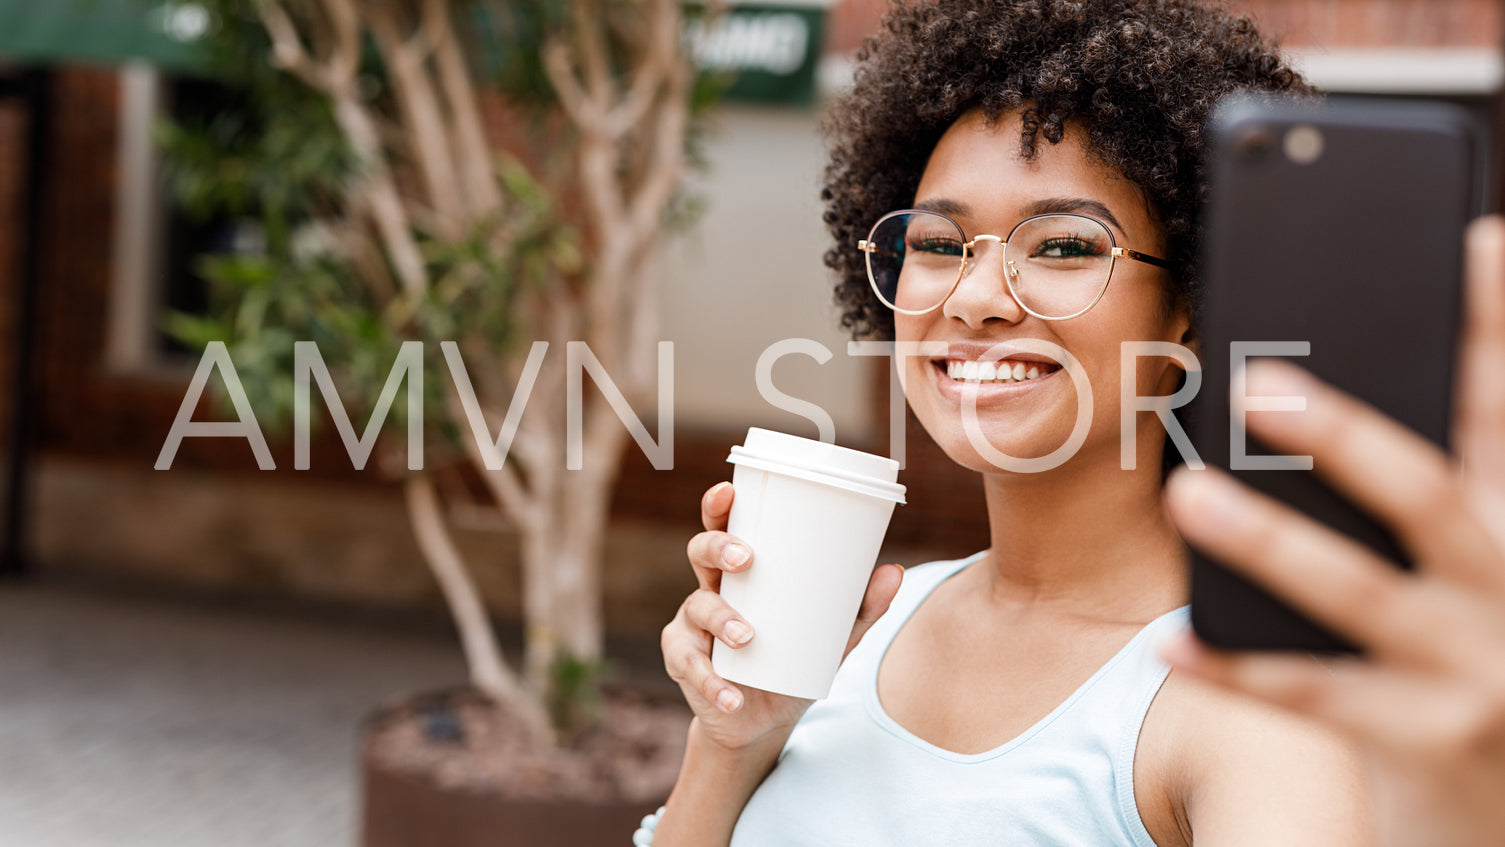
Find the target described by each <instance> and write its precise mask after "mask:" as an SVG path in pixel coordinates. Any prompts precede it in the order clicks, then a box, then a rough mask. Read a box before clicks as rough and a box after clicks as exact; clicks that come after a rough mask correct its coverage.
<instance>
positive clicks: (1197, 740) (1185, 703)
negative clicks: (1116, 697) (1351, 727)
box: [1142, 672, 1373, 847]
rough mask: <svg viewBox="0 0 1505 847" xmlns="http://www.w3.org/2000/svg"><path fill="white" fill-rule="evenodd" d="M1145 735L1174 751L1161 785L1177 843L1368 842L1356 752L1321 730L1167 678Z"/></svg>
mask: <svg viewBox="0 0 1505 847" xmlns="http://www.w3.org/2000/svg"><path fill="white" fill-rule="evenodd" d="M1162 703H1164V704H1165V705H1166V706H1170V707H1171V708H1168V709H1161V704H1162ZM1144 734H1151V735H1152V736H1153V737H1155V738H1159V739H1167V740H1168V745H1169V746H1171V747H1172V748H1173V750H1174V753H1173V754H1172V756H1171V758H1170V766H1169V767H1168V768H1165V769H1164V777H1163V778H1164V780H1165V783H1166V789H1167V791H1168V793H1169V795H1170V797H1169V799H1170V805H1171V807H1172V808H1173V809H1174V815H1175V822H1176V824H1177V825H1178V827H1177V829H1178V830H1179V832H1177V833H1175V834H1176V835H1178V836H1179V837H1180V839H1181V840H1182V842H1183V843H1189V844H1194V845H1196V847H1209V845H1210V847H1266V845H1274V844H1278V845H1281V847H1367V846H1368V845H1370V844H1372V843H1373V836H1372V826H1371V823H1370V808H1369V799H1368V793H1367V791H1366V790H1365V786H1364V782H1363V764H1362V761H1361V759H1360V756H1359V753H1358V751H1357V749H1356V747H1355V746H1354V745H1352V744H1350V743H1348V742H1347V740H1346V739H1344V738H1342V737H1341V736H1339V735H1338V734H1336V733H1334V732H1332V731H1330V730H1328V729H1327V728H1326V727H1323V726H1321V725H1319V724H1317V723H1315V722H1313V721H1310V720H1307V719H1304V718H1300V717H1297V716H1295V715H1291V714H1289V713H1287V712H1283V711H1281V710H1279V709H1276V708H1274V707H1271V706H1268V705H1266V704H1263V703H1257V702H1254V701H1252V700H1249V699H1247V698H1244V697H1240V696H1237V695H1234V694H1231V693H1229V692H1227V691H1223V690H1220V689H1217V688H1214V687H1213V686H1210V685H1207V684H1206V683H1204V682H1202V681H1200V680H1197V679H1195V678H1192V677H1189V676H1187V675H1183V674H1178V673H1174V672H1173V673H1172V674H1171V676H1170V678H1169V679H1167V680H1166V683H1165V686H1164V688H1163V689H1162V690H1161V693H1160V695H1159V696H1158V698H1157V701H1156V706H1155V707H1154V708H1152V709H1151V712H1150V715H1149V716H1148V717H1147V718H1146V721H1145V728H1144V732H1143V733H1142V735H1144ZM1146 823H1147V824H1148V823H1149V821H1148V820H1147V821H1146ZM1155 834H1156V835H1157V836H1159V835H1160V833H1155ZM1162 847H1170V845H1169V844H1167V843H1162Z"/></svg>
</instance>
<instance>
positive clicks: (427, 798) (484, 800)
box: [360, 689, 688, 847]
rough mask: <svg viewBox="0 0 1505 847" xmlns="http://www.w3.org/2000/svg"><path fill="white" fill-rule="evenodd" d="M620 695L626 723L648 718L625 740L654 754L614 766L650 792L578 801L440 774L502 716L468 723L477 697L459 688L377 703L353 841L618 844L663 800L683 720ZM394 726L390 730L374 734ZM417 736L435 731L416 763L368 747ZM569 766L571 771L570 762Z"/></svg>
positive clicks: (504, 759) (428, 846)
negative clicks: (645, 779) (646, 779)
mask: <svg viewBox="0 0 1505 847" xmlns="http://www.w3.org/2000/svg"><path fill="white" fill-rule="evenodd" d="M628 699H629V700H630V701H631V702H632V703H634V704H635V705H634V706H632V707H631V708H635V709H636V712H634V713H633V715H634V717H635V722H633V723H634V725H636V726H638V727H642V726H644V725H646V724H649V723H651V724H655V725H656V728H655V729H654V730H653V734H652V736H641V735H640V736H639V737H637V738H635V739H632V740H631V741H629V742H628V746H629V747H631V746H632V744H633V743H636V744H637V745H638V746H640V747H643V748H647V747H653V746H658V747H659V749H660V753H659V754H658V755H657V756H655V757H654V758H653V760H652V762H651V764H647V763H645V764H644V766H643V767H641V768H639V767H636V765H637V763H636V762H634V761H632V760H630V759H628V760H621V761H618V762H616V763H615V764H616V765H617V766H618V767H619V768H620V767H623V766H624V762H625V766H626V767H628V769H629V770H632V771H633V772H634V773H638V774H644V773H649V772H651V773H654V774H655V776H654V777H653V781H652V787H651V791H652V796H653V798H654V799H653V800H648V801H643V800H626V799H622V797H609V798H608V797H604V796H603V797H601V798H595V799H578V798H581V797H587V798H589V797H591V794H589V793H582V792H581V791H580V790H579V788H578V786H577V788H576V790H575V791H574V792H573V797H569V798H565V797H562V796H561V794H560V793H559V792H557V791H552V790H541V789H540V788H539V785H538V783H537V782H536V780H535V781H533V782H531V783H530V784H529V785H528V789H529V790H526V791H518V790H509V789H507V788H505V787H504V786H502V785H493V784H491V781H490V780H488V779H481V778H471V779H466V780H461V784H456V780H455V779H454V778H453V774H451V778H449V779H442V778H441V776H440V774H439V773H438V771H439V770H441V769H448V768H449V766H451V765H455V764H458V763H459V762H458V760H459V759H461V758H463V757H464V756H466V755H471V754H474V753H475V752H476V751H477V750H481V751H494V750H495V749H496V748H495V747H493V746H490V744H488V741H487V739H488V738H490V740H491V741H493V742H494V741H495V732H496V726H497V724H498V723H499V724H500V725H502V726H503V727H505V726H506V725H507V724H508V722H507V721H506V720H505V719H504V718H502V719H500V720H499V721H496V723H490V722H486V721H483V723H482V724H477V725H473V724H472V723H471V722H472V721H474V720H476V714H475V711H470V712H466V707H467V706H474V704H476V703H477V702H481V699H480V698H479V695H477V694H475V693H474V692H473V691H469V690H466V689H457V690H452V691H444V692H434V693H431V694H426V695H420V696H417V697H410V698H405V699H404V700H402V701H399V702H398V703H395V704H393V705H389V706H387V707H384V708H382V709H379V710H378V711H377V712H376V713H375V714H373V715H372V716H371V718H370V719H369V720H368V721H367V723H366V727H365V731H364V733H363V738H362V747H361V771H362V775H361V777H362V778H361V782H362V804H361V805H362V810H361V836H360V838H361V840H360V843H361V847H612V845H622V847H627V845H630V844H631V843H632V834H633V832H634V831H635V830H636V829H637V827H638V824H639V823H640V822H641V821H642V819H643V816H645V815H647V814H649V813H651V812H652V811H653V810H654V809H655V808H656V807H657V806H658V805H659V804H660V803H662V802H663V797H664V796H665V795H667V793H668V787H669V786H670V785H672V783H673V773H674V771H677V769H678V759H679V756H680V755H682V752H683V742H682V739H683V737H684V736H683V726H684V725H687V723H688V711H687V710H685V709H684V707H683V704H682V703H668V702H664V701H662V700H660V699H659V698H645V697H643V696H642V695H641V694H638V695H634V696H631V697H629V698H628ZM653 701H657V702H656V703H655V702H653ZM609 707H610V704H609ZM650 712H651V717H649V716H648V714H649V713H650ZM616 714H624V713H620V712H619V713H616ZM486 715H488V716H490V717H489V718H488V720H496V719H495V715H496V713H495V712H492V711H487V712H486ZM415 716H416V720H415ZM436 716H437V718H436ZM435 720H437V724H436V723H435ZM420 726H421V727H425V728H424V729H423V731H422V732H418V731H417V730H416V729H415V728H416V727H420ZM394 728H395V730H394ZM394 731H395V732H396V733H397V734H396V735H393V734H386V735H384V733H392V732H394ZM487 733H492V735H490V736H488V735H487ZM424 734H426V735H428V736H429V737H430V738H432V737H435V736H436V735H437V737H438V738H439V742H438V744H437V745H435V746H427V747H426V748H425V749H426V752H425V753H424V755H423V756H419V757H417V759H416V761H417V762H419V764H417V765H415V764H414V761H415V760H409V761H406V762H402V763H399V762H393V761H392V760H391V758H390V756H387V755H381V754H380V753H379V752H378V750H379V748H383V747H384V744H383V742H381V741H380V740H379V739H382V738H385V739H386V742H385V749H388V750H390V749H391V747H390V745H391V743H392V740H393V739H394V738H404V739H406V741H405V742H404V743H407V744H412V743H414V738H415V737H417V736H419V735H424ZM503 734H505V730H504V731H503ZM675 735H677V737H678V738H677V740H678V743H677V744H675V743H673V742H670V743H665V744H657V745H655V739H663V738H666V737H667V738H673V737H674V736H675ZM445 745H450V746H445ZM620 746H621V745H617V747H615V748H613V749H619V748H620ZM488 755H491V754H490V753H488ZM490 761H491V762H493V763H499V764H498V766H499V767H500V768H501V769H503V770H506V771H508V772H510V773H514V774H529V773H533V772H534V771H535V770H536V769H537V768H538V766H539V762H538V760H537V758H536V757H534V758H532V759H529V758H528V757H526V756H521V757H513V756H493V757H492V758H491V759H490ZM423 762H426V763H427V764H422V763H423ZM666 763H667V765H668V770H667V771H666V770H665V765H666ZM576 765H577V769H578V761H577V762H576ZM592 769H594V768H592ZM622 796H623V797H626V796H632V797H638V798H641V797H643V796H644V791H643V790H642V786H641V785H640V786H639V787H638V791H637V793H636V794H631V793H630V792H629V793H627V794H623V795H622Z"/></svg>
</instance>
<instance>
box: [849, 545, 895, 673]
mask: <svg viewBox="0 0 1505 847" xmlns="http://www.w3.org/2000/svg"><path fill="white" fill-rule="evenodd" d="M903 581H904V569H903V568H902V567H899V566H898V565H879V566H878V567H877V568H875V569H874V570H873V575H872V576H870V577H868V581H867V593H866V594H864V595H863V596H862V606H861V607H859V608H858V609H857V622H856V623H855V624H853V626H852V635H851V637H849V638H848V639H847V646H846V649H845V650H843V651H842V656H845V655H846V654H847V653H850V652H852V648H853V647H856V646H857V642H859V641H861V640H862V636H864V635H866V634H867V631H868V630H870V629H872V628H873V624H875V623H877V622H878V619H879V618H881V617H883V613H884V612H887V611H888V607H889V604H890V603H892V602H893V601H894V595H895V594H898V593H899V585H900V584H901V583H902V582H903Z"/></svg>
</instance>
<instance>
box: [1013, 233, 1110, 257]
mask: <svg viewBox="0 0 1505 847" xmlns="http://www.w3.org/2000/svg"><path fill="white" fill-rule="evenodd" d="M1102 254H1103V247H1102V245H1101V244H1099V243H1098V242H1096V241H1094V240H1092V239H1090V238H1083V237H1081V236H1077V235H1071V236H1057V237H1055V238H1047V239H1045V240H1044V241H1042V242H1040V243H1039V244H1037V245H1036V246H1035V249H1034V250H1033V251H1031V253H1030V256H1031V257H1039V258H1045V259H1079V258H1082V257H1084V256H1101V255H1102Z"/></svg>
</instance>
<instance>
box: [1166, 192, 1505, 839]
mask: <svg viewBox="0 0 1505 847" xmlns="http://www.w3.org/2000/svg"><path fill="white" fill-rule="evenodd" d="M1464 314H1465V320H1464V325H1463V338H1462V342H1461V347H1460V358H1459V378H1458V380H1457V383H1456V385H1457V391H1456V394H1455V402H1454V429H1453V438H1452V443H1453V445H1454V447H1455V449H1456V450H1457V454H1456V455H1454V456H1450V455H1448V454H1446V453H1445V452H1444V451H1442V450H1441V449H1439V448H1438V447H1437V446H1436V445H1434V444H1433V443H1431V442H1430V441H1429V440H1427V439H1424V438H1422V437H1420V436H1418V435H1416V434H1414V433H1412V432H1410V431H1408V430H1407V429H1405V428H1404V427H1402V426H1401V425H1399V424H1397V423H1396V422H1395V421H1394V420H1391V419H1389V418H1386V417H1385V416H1383V415H1381V414H1380V413H1378V412H1377V411H1375V410H1374V409H1373V408H1370V407H1368V406H1366V405H1365V404H1363V403H1361V402H1359V401H1357V400H1355V399H1354V398H1352V397H1351V396H1348V395H1346V394H1344V393H1343V392H1341V391H1339V390H1337V389H1335V388H1332V387H1330V386H1327V385H1325V384H1323V383H1321V382H1319V381H1318V380H1316V379H1314V378H1312V377H1311V376H1310V375H1308V374H1305V373H1303V372H1301V371H1299V370H1297V369H1295V368H1293V367H1291V366H1289V365H1283V364H1276V363H1270V362H1265V363H1255V364H1252V365H1251V366H1250V368H1249V372H1248V378H1249V381H1250V384H1251V394H1252V393H1268V394H1303V395H1305V396H1306V397H1307V398H1308V414H1304V415H1291V416H1278V417H1276V416H1267V417H1265V418H1264V419H1260V417H1259V416H1256V417H1254V418H1251V420H1250V424H1249V426H1250V431H1251V433H1252V434H1254V435H1256V436H1258V437H1259V438H1260V439H1261V440H1263V441H1264V442H1265V443H1267V444H1269V445H1271V446H1272V447H1276V448H1279V449H1281V450H1282V451H1283V452H1287V453H1299V454H1308V455H1311V456H1312V457H1313V460H1314V463H1315V466H1316V467H1317V468H1318V469H1319V471H1320V472H1321V473H1322V475H1323V477H1324V478H1325V479H1326V480H1327V481H1328V482H1329V483H1330V484H1332V485H1333V486H1334V487H1335V488H1336V489H1338V490H1339V491H1340V492H1341V493H1342V494H1343V495H1345V496H1346V497H1348V498H1350V499H1351V500H1352V501H1353V502H1354V503H1356V504H1357V505H1358V506H1360V507H1361V508H1363V509H1364V510H1366V511H1367V512H1369V513H1370V514H1372V515H1373V516H1374V517H1375V518H1377V519H1378V520H1380V521H1382V522H1383V523H1384V524H1386V525H1387V526H1388V527H1389V528H1390V529H1391V530H1392V532H1393V533H1394V534H1395V536H1396V537H1397V538H1398V539H1399V540H1400V543H1401V544H1402V546H1403V547H1404V548H1405V549H1406V552H1407V553H1409V554H1410V556H1411V557H1412V558H1413V559H1414V562H1415V568H1416V569H1415V571H1414V572H1410V573H1407V572H1404V571H1401V570H1399V569H1397V568H1395V567H1394V565H1393V563H1388V562H1385V561H1383V560H1382V558H1381V557H1380V556H1378V555H1377V554H1376V553H1375V552H1374V551H1373V550H1372V549H1370V548H1369V547H1367V546H1364V545H1359V544H1356V543H1354V542H1353V541H1352V540H1351V539H1348V538H1345V537H1343V536H1341V535H1339V534H1338V533H1336V532H1333V531H1332V530H1331V529H1329V528H1327V527H1325V526H1323V525H1321V524H1319V523H1317V522H1315V521H1313V520H1312V519H1310V518H1308V517H1306V516H1304V515H1302V514H1300V513H1298V512H1296V511H1294V510H1292V509H1291V508H1289V507H1287V506H1285V505H1284V504H1282V503H1279V502H1277V501H1275V500H1273V499H1271V498H1269V497H1267V496H1265V495H1263V494H1260V493H1257V492H1254V491H1252V490H1250V489H1248V488H1246V487H1243V486H1241V485H1239V484H1238V483H1236V482H1234V481H1233V480H1231V479H1229V478H1228V477H1227V476H1226V475H1222V474H1221V473H1220V472H1217V471H1211V470H1205V471H1187V470H1185V469H1182V470H1180V471H1178V472H1177V473H1176V474H1174V475H1173V476H1172V478H1171V480H1170V483H1169V485H1168V488H1167V504H1168V507H1169V509H1170V513H1171V516H1172V519H1173V520H1174V521H1175V522H1176V525H1177V527H1178V528H1179V529H1180V530H1181V532H1182V533H1183V535H1184V536H1185V537H1186V539H1187V540H1188V541H1189V542H1191V543H1192V544H1193V545H1194V546H1196V547H1198V548H1200V549H1201V550H1202V551H1204V552H1205V553H1206V554H1208V555H1210V556H1211V557H1213V558H1215V559H1217V560H1218V561H1220V562H1222V563H1223V564H1225V565H1226V566H1228V567H1229V568H1231V569H1233V570H1234V571H1236V572H1238V573H1239V574H1241V575H1242V576H1244V577H1247V578H1248V579H1250V580H1252V581H1253V582H1255V583H1257V584H1259V585H1261V586H1262V587H1264V588H1265V589H1267V590H1269V591H1271V592H1272V593H1273V594H1275V595H1276V596H1278V597H1280V598H1282V599H1284V600H1285V601H1287V602H1289V603H1290V604H1291V605H1292V606H1294V607H1295V608H1297V609H1299V610H1300V611H1302V612H1304V613H1305V614H1306V615H1308V616H1309V617H1311V618H1312V619H1314V620H1316V621H1318V622H1320V623H1321V624H1323V625H1324V626H1326V627H1328V628H1330V629H1331V630H1332V631H1333V632H1335V633H1337V634H1339V635H1340V636H1342V637H1344V638H1346V639H1348V640H1350V641H1351V642H1353V643H1355V644H1356V645H1358V646H1360V647H1361V648H1363V649H1364V650H1365V655H1364V657H1363V658H1355V657H1348V658H1340V659H1332V660H1328V661H1325V662H1319V661H1317V660H1314V659H1312V658H1309V657H1306V656H1300V655H1294V654H1273V653H1256V652H1247V653H1246V652H1225V651H1221V650H1216V649H1212V648H1209V647H1207V646H1206V645H1204V644H1202V643H1200V642H1199V641H1197V640H1196V638H1195V637H1194V636H1192V635H1191V634H1190V633H1187V634H1186V635H1185V636H1184V637H1182V638H1180V639H1179V640H1177V641H1174V642H1171V643H1170V644H1168V645H1167V646H1166V647H1165V648H1164V654H1165V656H1166V658H1167V659H1168V660H1169V661H1171V663H1172V664H1173V665H1174V666H1175V667H1176V668H1177V669H1179V670H1180V671H1182V672H1187V673H1191V674H1195V675H1198V676H1201V677H1204V678H1206V679H1208V680H1210V681H1212V682H1214V683H1217V684H1220V685H1223V686H1225V687H1228V688H1232V689H1235V690H1238V691H1242V692H1244V693H1246V694H1250V695H1252V696H1255V697H1258V698H1260V699H1263V700H1267V701H1269V702H1272V703H1275V704H1277V705H1280V706H1284V707H1286V708H1289V709H1292V710H1294V711H1297V712H1300V713H1304V714H1306V715H1310V716H1312V717H1315V718H1317V719H1320V720H1322V721H1324V722H1326V723H1328V724H1331V725H1332V726H1334V727H1336V728H1338V729H1340V730H1342V731H1344V732H1347V733H1349V734H1351V735H1353V736H1354V737H1356V738H1358V739H1360V740H1361V741H1362V742H1363V743H1364V745H1365V746H1366V747H1367V748H1368V749H1369V750H1370V751H1371V752H1372V756H1371V758H1370V761H1371V765H1372V768H1371V773H1372V778H1373V788H1374V792H1375V802H1374V808H1375V809H1376V810H1377V811H1378V812H1379V814H1380V815H1381V821H1380V822H1379V823H1380V827H1379V829H1380V832H1381V833H1382V838H1383V840H1382V843H1383V844H1385V845H1387V847H1464V845H1469V846H1470V847H1474V845H1484V844H1499V843H1502V842H1505V802H1502V798H1505V220H1502V219H1501V218H1498V217H1494V218H1487V219H1484V220H1481V221H1479V222H1477V223H1475V224H1474V225H1473V226H1472V227H1471V228H1470V230H1469V233H1468V244H1467V273H1466V309H1465V312H1464ZM1256 388H1257V389H1258V391H1257V392H1256V390H1255V389H1256Z"/></svg>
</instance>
